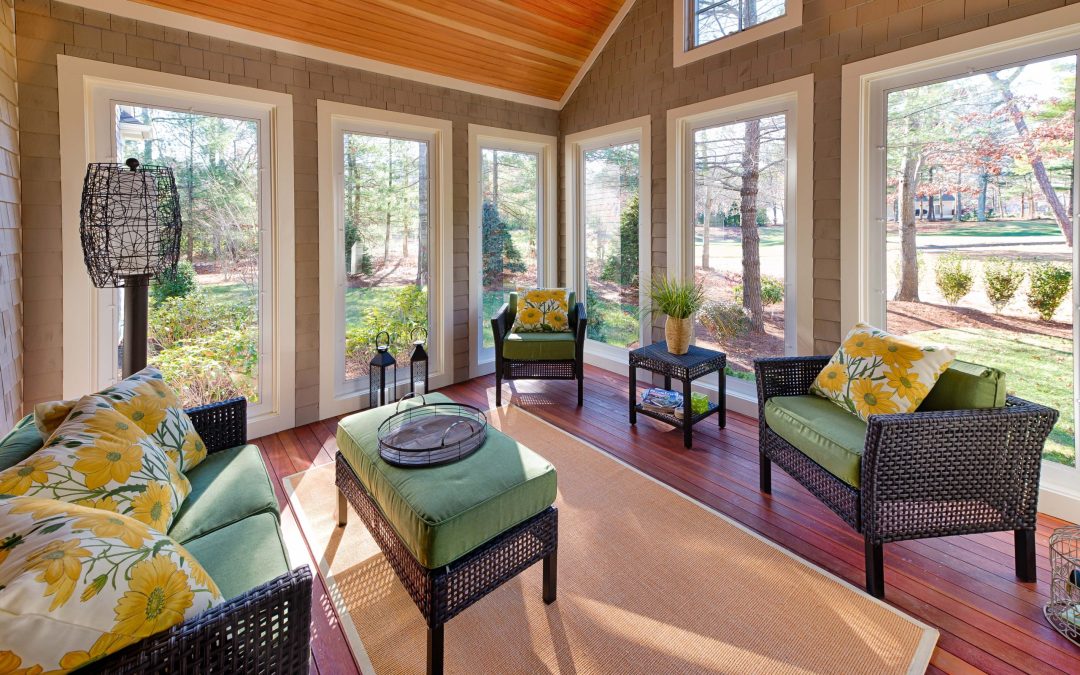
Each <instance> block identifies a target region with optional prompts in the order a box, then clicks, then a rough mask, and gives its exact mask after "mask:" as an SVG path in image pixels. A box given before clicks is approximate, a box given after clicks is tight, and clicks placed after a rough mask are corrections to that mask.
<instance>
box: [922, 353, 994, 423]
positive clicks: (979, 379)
mask: <svg viewBox="0 0 1080 675" xmlns="http://www.w3.org/2000/svg"><path fill="white" fill-rule="evenodd" d="M1003 405H1005V373H1003V372H1001V371H1000V370H998V369H997V368H990V367H989V366H980V365H978V364H975V363H968V362H966V361H953V362H952V365H951V366H949V367H948V368H947V369H946V370H945V372H944V373H942V374H941V377H940V378H938V381H937V384H935V385H934V387H933V388H932V389H931V390H930V393H929V394H927V396H926V398H925V399H923V402H922V404H921V405H920V406H919V410H920V411H925V410H973V409H978V408H1000V407H1002V406H1003Z"/></svg>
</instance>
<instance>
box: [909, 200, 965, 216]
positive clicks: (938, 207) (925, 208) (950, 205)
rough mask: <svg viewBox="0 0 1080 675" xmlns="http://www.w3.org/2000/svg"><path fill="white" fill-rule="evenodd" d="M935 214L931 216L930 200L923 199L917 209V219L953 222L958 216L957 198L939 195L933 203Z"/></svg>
mask: <svg viewBox="0 0 1080 675" xmlns="http://www.w3.org/2000/svg"><path fill="white" fill-rule="evenodd" d="M933 209H934V213H933V216H932V217H931V215H930V199H929V198H928V197H923V198H920V199H919V203H918V204H917V205H916V207H915V217H917V218H923V219H925V220H952V218H953V217H955V215H956V197H953V196H952V195H938V196H937V197H935V198H934V201H933Z"/></svg>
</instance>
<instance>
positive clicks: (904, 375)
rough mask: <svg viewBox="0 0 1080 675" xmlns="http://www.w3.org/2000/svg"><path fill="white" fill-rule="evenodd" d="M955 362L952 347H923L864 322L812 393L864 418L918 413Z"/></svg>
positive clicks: (822, 375)
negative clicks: (924, 401)
mask: <svg viewBox="0 0 1080 675" xmlns="http://www.w3.org/2000/svg"><path fill="white" fill-rule="evenodd" d="M955 358H956V356H955V355H954V354H953V352H952V350H950V349H948V348H947V347H937V346H930V345H928V346H922V345H918V344H915V343H914V342H911V341H909V340H905V339H903V338H899V337H896V336H895V335H890V334H889V333H886V332H885V331H883V330H879V329H877V328H874V327H873V326H868V325H866V324H863V323H859V324H855V327H854V328H852V329H851V332H850V333H848V334H847V337H845V338H844V342H843V343H842V344H841V345H840V349H838V350H837V352H836V354H834V355H833V357H832V359H830V361H829V363H828V365H826V366H825V368H824V369H823V370H822V371H821V373H819V374H818V376H817V379H815V380H814V383H813V384H812V385H810V393H812V394H817V395H818V396H822V397H824V398H827V399H829V400H830V401H832V402H833V403H836V404H837V405H838V406H840V407H841V408H843V409H845V410H847V411H848V412H850V413H852V414H854V415H858V416H859V417H861V418H862V419H864V420H865V419H866V418H868V417H869V416H870V415H885V414H891V413H908V412H914V411H915V410H916V409H917V408H918V407H919V404H920V403H922V402H923V399H924V398H926V395H927V394H929V393H930V389H931V388H933V386H934V385H935V384H936V383H937V381H938V378H939V377H941V374H942V373H943V372H945V369H947V368H948V367H949V365H950V364H951V363H952V362H953V360H954V359H955Z"/></svg>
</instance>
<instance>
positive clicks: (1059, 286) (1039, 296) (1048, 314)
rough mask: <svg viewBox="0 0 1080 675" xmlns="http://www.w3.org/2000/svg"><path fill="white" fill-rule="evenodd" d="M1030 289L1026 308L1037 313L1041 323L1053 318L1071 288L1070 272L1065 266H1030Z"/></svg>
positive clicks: (1036, 264) (1052, 264) (1037, 264)
mask: <svg viewBox="0 0 1080 675" xmlns="http://www.w3.org/2000/svg"><path fill="white" fill-rule="evenodd" d="M1030 277H1031V288H1030V289H1028V307H1031V308H1032V309H1033V310H1035V311H1036V312H1038V313H1039V317H1040V318H1041V319H1042V320H1043V321H1050V320H1051V319H1053V318H1054V312H1056V311H1057V308H1058V307H1060V306H1061V303H1062V301H1063V300H1064V299H1065V296H1067V295H1068V294H1069V289H1070V288H1071V287H1072V271H1071V270H1070V269H1069V268H1068V267H1066V266H1065V265H1056V264H1054V263H1035V264H1034V265H1032V266H1031V272H1030Z"/></svg>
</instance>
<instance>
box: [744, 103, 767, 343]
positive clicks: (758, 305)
mask: <svg viewBox="0 0 1080 675" xmlns="http://www.w3.org/2000/svg"><path fill="white" fill-rule="evenodd" d="M760 149H761V120H751V121H749V122H747V123H746V137H745V141H744V144H743V156H742V186H741V188H740V189H739V197H740V200H741V203H740V204H739V215H740V217H739V229H740V230H742V266H743V278H742V281H743V284H742V287H743V307H745V308H746V311H747V314H749V315H750V330H752V331H754V332H756V333H762V332H764V331H765V307H764V305H763V304H762V302H761V251H760V248H761V236H760V234H759V233H758V227H757V198H758V178H759V173H758V153H759V151H760Z"/></svg>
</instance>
